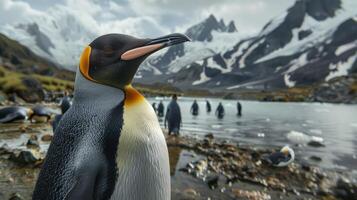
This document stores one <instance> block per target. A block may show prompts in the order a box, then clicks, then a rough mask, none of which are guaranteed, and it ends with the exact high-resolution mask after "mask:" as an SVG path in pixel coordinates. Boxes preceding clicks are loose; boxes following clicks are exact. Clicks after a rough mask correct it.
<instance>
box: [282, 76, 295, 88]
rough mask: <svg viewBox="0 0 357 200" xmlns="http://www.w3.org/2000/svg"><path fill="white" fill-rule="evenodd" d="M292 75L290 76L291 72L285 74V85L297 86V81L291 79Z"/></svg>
mask: <svg viewBox="0 0 357 200" xmlns="http://www.w3.org/2000/svg"><path fill="white" fill-rule="evenodd" d="M290 77H291V76H290V75H289V74H285V75H284V82H285V85H286V86H287V87H289V88H292V87H294V86H295V84H296V81H292V80H290Z"/></svg>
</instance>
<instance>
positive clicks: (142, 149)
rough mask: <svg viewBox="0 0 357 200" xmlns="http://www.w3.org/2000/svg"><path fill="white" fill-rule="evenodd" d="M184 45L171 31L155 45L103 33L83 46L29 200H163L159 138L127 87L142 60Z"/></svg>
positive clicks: (165, 163) (164, 170)
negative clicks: (66, 107)
mask: <svg viewBox="0 0 357 200" xmlns="http://www.w3.org/2000/svg"><path fill="white" fill-rule="evenodd" d="M186 41H189V38H188V37H187V36H185V35H182V34H177V33H176V34H171V35H167V36H164V37H160V38H156V39H138V38H135V37H132V36H128V35H122V34H108V35H103V36H100V37H98V38H96V39H95V40H94V41H93V42H92V43H90V44H89V45H88V46H87V47H85V49H84V51H83V53H82V55H81V57H80V63H79V67H78V69H77V73H76V79H75V89H74V98H73V104H72V106H71V107H70V108H69V110H68V111H67V112H66V113H65V114H64V115H63V117H62V119H61V121H60V122H59V124H58V127H57V128H56V130H55V133H54V137H53V140H52V143H51V145H50V147H49V149H48V152H47V155H46V158H45V161H44V163H43V165H42V169H41V171H40V174H39V177H38V180H37V183H36V186H35V190H34V193H33V199H34V200H44V199H46V200H55V199H56V200H62V199H65V200H82V199H83V200H108V199H110V200H117V199H118V200H119V199H120V200H126V199H127V200H139V199H140V200H142V199H146V200H168V199H170V193H171V191H170V167H169V156H168V149H167V145H166V141H165V137H164V135H163V133H162V130H161V128H160V125H159V122H158V119H157V117H156V115H155V112H154V110H153V108H152V106H151V105H150V103H148V101H146V100H145V98H144V97H143V96H142V95H141V94H140V93H139V92H138V91H137V90H135V89H134V88H133V87H132V86H131V82H132V79H133V77H134V75H135V73H136V71H137V69H138V68H139V65H140V64H141V63H142V62H143V61H144V59H145V58H146V57H147V56H149V55H150V54H152V53H154V52H156V51H158V50H160V49H162V48H165V47H169V46H172V45H175V44H179V43H183V42H186Z"/></svg>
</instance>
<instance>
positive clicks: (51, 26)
mask: <svg viewBox="0 0 357 200" xmlns="http://www.w3.org/2000/svg"><path fill="white" fill-rule="evenodd" d="M47 12H48V13H49V14H48V15H46V16H42V15H41V16H36V17H34V18H32V19H28V22H24V23H23V24H16V25H12V24H11V25H10V24H8V25H5V26H3V27H0V32H1V33H3V34H5V35H7V36H8V37H10V38H11V39H14V40H17V41H18V42H20V43H21V44H23V45H25V46H27V47H28V48H30V49H31V50H32V51H33V52H34V53H36V54H37V55H40V56H42V57H44V58H47V59H50V60H51V61H53V62H55V63H57V64H59V65H61V66H63V67H65V68H67V69H69V70H72V71H73V70H75V66H76V65H77V63H78V58H79V56H80V53H81V50H82V49H83V47H84V46H85V44H88V42H90V41H91V40H93V39H94V38H95V37H97V35H98V34H97V32H98V30H96V27H95V26H90V24H88V27H84V26H83V24H85V23H80V22H79V20H81V18H79V17H76V13H75V11H73V10H69V9H67V8H66V7H64V6H61V5H55V6H53V7H50V8H49V10H48V11H47Z"/></svg>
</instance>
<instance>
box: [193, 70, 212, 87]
mask: <svg viewBox="0 0 357 200" xmlns="http://www.w3.org/2000/svg"><path fill="white" fill-rule="evenodd" d="M209 80H210V78H209V77H207V76H206V73H205V69H203V71H202V72H201V74H200V80H196V81H194V82H193V83H192V85H200V84H202V83H205V82H207V81H209Z"/></svg>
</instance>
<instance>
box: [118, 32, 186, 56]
mask: <svg viewBox="0 0 357 200" xmlns="http://www.w3.org/2000/svg"><path fill="white" fill-rule="evenodd" d="M187 41H191V39H190V38H189V37H187V36H186V35H184V34H180V33H174V34H170V35H167V36H163V37H159V38H156V39H151V40H149V41H148V42H147V43H146V44H145V45H144V46H140V47H136V48H134V49H130V50H128V51H126V52H124V53H123V54H122V55H121V57H120V58H121V60H133V59H136V58H139V57H142V56H148V55H150V54H152V53H154V52H156V51H158V50H160V49H162V48H165V47H169V46H173V45H176V44H180V43H184V42H187Z"/></svg>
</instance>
